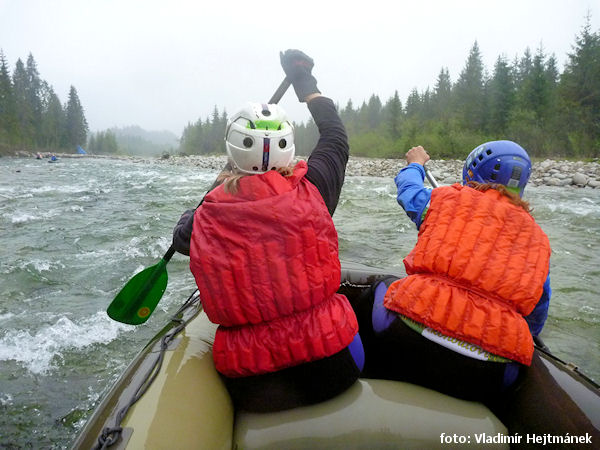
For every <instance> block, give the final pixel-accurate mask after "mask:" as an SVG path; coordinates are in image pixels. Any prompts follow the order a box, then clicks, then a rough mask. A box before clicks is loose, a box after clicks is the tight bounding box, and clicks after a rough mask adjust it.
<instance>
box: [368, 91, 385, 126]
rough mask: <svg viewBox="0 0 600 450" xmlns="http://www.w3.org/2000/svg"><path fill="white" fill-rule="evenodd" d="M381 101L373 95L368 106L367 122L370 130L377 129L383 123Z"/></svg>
mask: <svg viewBox="0 0 600 450" xmlns="http://www.w3.org/2000/svg"><path fill="white" fill-rule="evenodd" d="M381 108H382V105H381V100H380V99H379V96H377V95H375V94H373V95H371V98H369V103H368V104H367V121H368V125H369V127H370V128H377V126H379V124H380V123H381Z"/></svg>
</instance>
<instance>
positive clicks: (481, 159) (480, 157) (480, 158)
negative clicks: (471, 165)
mask: <svg viewBox="0 0 600 450" xmlns="http://www.w3.org/2000/svg"><path fill="white" fill-rule="evenodd" d="M488 152H489V150H488ZM488 155H489V153H488ZM479 161H483V155H479Z"/></svg>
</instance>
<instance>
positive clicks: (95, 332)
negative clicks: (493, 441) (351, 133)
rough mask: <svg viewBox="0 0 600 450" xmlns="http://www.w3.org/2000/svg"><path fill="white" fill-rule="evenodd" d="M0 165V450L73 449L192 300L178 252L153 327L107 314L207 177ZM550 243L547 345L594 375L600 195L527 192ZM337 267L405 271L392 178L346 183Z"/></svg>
mask: <svg viewBox="0 0 600 450" xmlns="http://www.w3.org/2000/svg"><path fill="white" fill-rule="evenodd" d="M46 161H47V160H34V159H23V158H0V255H1V258H0V448H69V447H70V445H71V444H72V442H73V440H74V438H75V436H76V434H77V431H78V430H79V429H80V428H81V427H82V426H83V424H84V423H85V419H86V418H87V417H88V416H89V415H90V414H91V411H92V409H93V408H94V406H95V405H96V404H97V403H98V401H99V399H100V398H101V396H102V394H103V393H104V392H106V390H107V389H108V388H109V387H110V385H111V384H112V383H113V382H114V381H115V380H116V379H117V377H118V376H119V374H120V373H121V372H122V371H123V370H124V369H125V367H126V366H127V365H128V363H129V362H130V360H131V359H132V358H133V357H134V356H135V355H136V353H137V352H138V351H139V350H140V349H141V348H142V346H143V345H144V344H145V343H146V342H147V341H148V340H149V339H150V338H151V337H152V336H153V335H154V334H155V333H156V332H157V331H158V330H159V329H161V328H162V326H163V325H164V324H165V323H166V322H167V320H168V317H169V314H170V313H173V312H174V311H175V310H176V309H177V307H178V306H179V305H180V304H181V303H182V302H183V301H184V300H185V299H186V298H187V296H188V294H190V293H191V292H192V291H193V287H194V281H193V278H192V276H191V274H190V273H189V268H188V259H187V258H185V257H183V256H182V255H176V256H174V257H173V259H172V260H171V262H170V263H169V265H168V272H169V285H168V288H167V291H166V292H165V295H164V297H163V299H162V300H161V302H160V303H159V306H158V307H157V310H156V311H155V313H154V314H153V315H152V316H151V318H150V319H149V321H148V322H147V323H146V324H144V325H142V326H138V327H134V326H129V325H123V324H120V323H117V322H114V321H112V320H111V319H110V318H108V316H107V315H106V313H105V310H106V307H107V306H108V304H109V303H110V301H111V300H112V299H113V298H114V296H115V295H116V294H117V292H118V291H119V290H120V288H121V287H122V286H123V285H124V284H125V283H126V282H127V281H128V280H129V279H130V278H131V276H132V275H134V274H135V273H136V272H138V271H140V270H141V269H143V268H145V267H148V266H150V265H153V264H155V263H156V262H157V261H158V260H159V259H160V257H161V256H162V255H163V254H164V252H165V251H166V249H167V248H168V247H169V245H170V236H171V231H172V228H173V225H174V224H175V222H176V221H177V219H178V218H179V215H180V213H181V212H182V211H183V210H185V209H187V208H192V207H194V206H195V205H196V204H197V203H198V201H199V199H200V198H202V196H203V195H204V192H205V189H207V187H208V186H209V185H210V184H211V183H212V182H213V181H214V178H215V175H216V173H215V172H211V171H208V170H200V169H197V168H195V167H185V166H176V165H169V164H163V163H158V162H151V161H145V162H140V161H137V162H136V161H123V160H106V159H83V158H82V159H61V160H60V161H59V162H57V163H54V164H48V163H47V162H46ZM526 199H527V200H529V201H530V203H531V204H532V206H533V207H534V213H533V214H534V216H535V218H536V220H537V221H538V223H540V225H541V226H542V227H543V228H544V230H545V231H546V233H547V234H548V236H549V238H550V243H551V245H552V249H553V253H552V260H551V280H552V289H553V296H552V300H551V308H550V315H549V319H548V321H547V324H546V327H545V328H544V331H543V333H542V337H543V339H544V341H545V342H546V344H547V345H548V346H549V347H550V348H551V350H552V351H553V352H554V353H555V354H556V355H557V356H559V357H560V358H562V359H564V360H566V361H569V362H573V363H575V364H577V365H578V366H579V367H580V368H581V369H582V370H583V371H584V373H586V374H587V375H588V376H590V377H592V378H594V379H595V380H596V381H599V380H600V358H598V355H599V354H600V353H599V349H600V333H598V329H599V328H598V324H599V322H600V306H599V304H598V301H597V299H598V298H599V297H600V239H599V238H600V190H591V189H572V188H564V187H563V188H559V187H552V188H551V187H531V188H528V190H527V191H526ZM334 221H335V223H336V226H337V229H338V233H339V239H340V257H341V259H342V260H347V261H356V262H360V263H363V264H367V265H372V266H379V267H388V268H393V269H395V270H396V271H398V272H403V268H402V267H403V266H402V258H403V257H404V256H405V255H406V254H407V253H408V252H409V251H410V250H411V248H412V246H413V245H414V243H415V242H416V235H417V233H416V229H415V227H414V225H413V224H412V222H410V221H409V220H408V218H407V217H406V216H405V214H404V212H403V211H402V209H401V208H400V207H399V206H398V204H397V203H396V201H395V186H394V184H393V180H392V179H389V178H375V177H348V178H347V179H346V183H345V186H344V190H343V192H342V196H341V199H340V204H339V206H338V209H337V211H336V214H335V216H334Z"/></svg>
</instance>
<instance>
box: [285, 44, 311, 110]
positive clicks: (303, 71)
mask: <svg viewBox="0 0 600 450" xmlns="http://www.w3.org/2000/svg"><path fill="white" fill-rule="evenodd" d="M279 59H280V60H281V67H283V71H284V72H285V76H286V77H287V79H288V80H290V82H291V83H292V86H294V91H296V95H297V96H298V100H300V101H301V102H304V101H306V100H305V99H306V97H307V96H308V95H310V94H314V93H319V94H320V93H321V91H319V89H318V88H317V80H316V79H315V77H313V76H312V74H311V73H310V72H311V70H312V68H313V66H314V65H315V63H314V61H313V60H312V58H311V57H309V56H308V55H306V54H304V53H303V52H301V51H300V50H286V51H285V52H279Z"/></svg>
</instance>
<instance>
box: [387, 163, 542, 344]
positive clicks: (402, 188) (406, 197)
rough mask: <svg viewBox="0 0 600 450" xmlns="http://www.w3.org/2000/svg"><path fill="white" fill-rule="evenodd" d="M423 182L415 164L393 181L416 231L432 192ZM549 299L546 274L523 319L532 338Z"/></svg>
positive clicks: (423, 171) (422, 176)
mask: <svg viewBox="0 0 600 450" xmlns="http://www.w3.org/2000/svg"><path fill="white" fill-rule="evenodd" d="M424 180H425V170H424V168H423V166H422V165H421V164H417V163H412V164H409V165H408V166H406V167H404V168H403V169H402V170H400V172H398V175H396V178H395V180H394V181H395V182H396V187H397V189H398V197H397V200H398V204H400V206H402V208H403V209H404V211H405V212H406V214H407V215H408V217H409V218H410V219H411V220H412V221H413V222H414V223H415V225H416V226H417V229H418V228H420V226H421V222H422V220H423V217H424V214H425V212H426V211H427V208H428V207H429V201H430V199H431V192H432V190H431V188H426V187H425V186H424V185H423V182H424ZM551 297H552V289H551V286H550V274H548V277H547V278H546V282H545V283H544V290H543V292H542V295H541V297H540V299H539V301H538V303H537V305H536V306H535V308H534V309H533V311H532V312H531V313H530V314H529V315H527V316H526V317H525V320H526V321H527V324H528V325H529V331H530V332H531V334H532V335H533V336H538V335H539V334H540V333H541V331H542V328H543V327H544V324H545V323H546V319H547V318H548V308H549V305H550V298H551Z"/></svg>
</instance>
